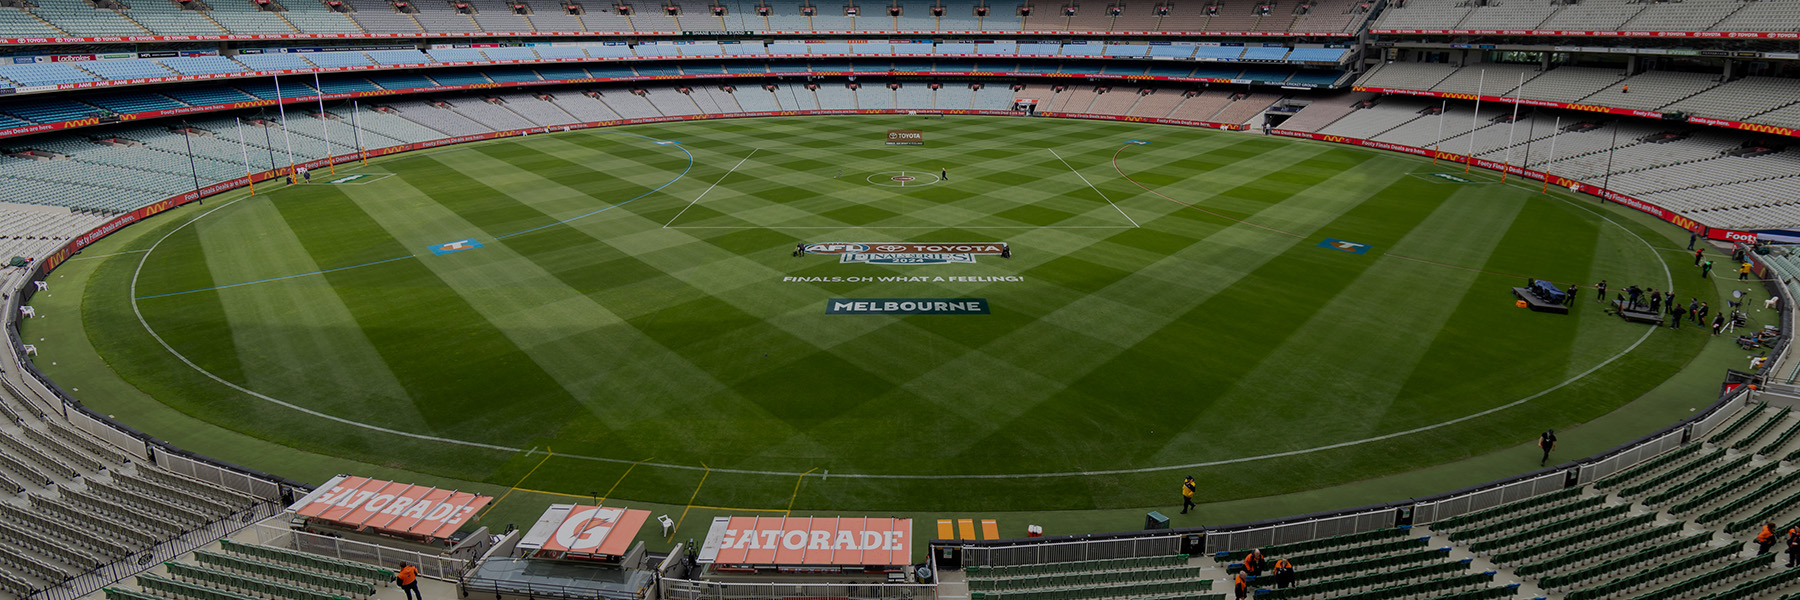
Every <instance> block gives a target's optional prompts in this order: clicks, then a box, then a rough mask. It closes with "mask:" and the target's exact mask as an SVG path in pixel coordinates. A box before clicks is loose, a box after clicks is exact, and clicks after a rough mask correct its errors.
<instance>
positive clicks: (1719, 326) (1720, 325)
mask: <svg viewBox="0 0 1800 600" xmlns="http://www.w3.org/2000/svg"><path fill="white" fill-rule="evenodd" d="M1712 329H1713V337H1719V333H1720V332H1723V331H1725V313H1719V314H1717V315H1713V322H1712Z"/></svg>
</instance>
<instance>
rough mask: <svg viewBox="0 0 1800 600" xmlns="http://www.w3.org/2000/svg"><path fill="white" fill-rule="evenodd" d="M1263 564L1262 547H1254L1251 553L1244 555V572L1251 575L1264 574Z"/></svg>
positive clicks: (1259, 575) (1258, 575)
mask: <svg viewBox="0 0 1800 600" xmlns="http://www.w3.org/2000/svg"><path fill="white" fill-rule="evenodd" d="M1263 564H1264V563H1263V553H1262V548H1255V549H1252V550H1250V553H1249V554H1246V555H1244V572H1245V573H1249V574H1250V576H1251V577H1261V576H1262V571H1263Z"/></svg>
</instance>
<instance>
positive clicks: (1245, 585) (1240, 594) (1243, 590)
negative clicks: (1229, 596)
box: [1231, 571, 1250, 600]
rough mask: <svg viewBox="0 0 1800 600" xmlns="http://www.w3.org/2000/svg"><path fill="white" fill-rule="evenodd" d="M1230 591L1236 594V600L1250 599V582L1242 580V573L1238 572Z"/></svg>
mask: <svg viewBox="0 0 1800 600" xmlns="http://www.w3.org/2000/svg"><path fill="white" fill-rule="evenodd" d="M1231 587H1232V590H1233V591H1234V592H1236V593H1237V600H1244V599H1245V598H1248V597H1250V581H1249V580H1247V579H1244V573H1243V572H1241V571H1240V572H1238V574H1237V579H1236V580H1234V581H1233V582H1232V585H1231Z"/></svg>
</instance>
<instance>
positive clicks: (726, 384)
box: [63, 116, 1711, 510]
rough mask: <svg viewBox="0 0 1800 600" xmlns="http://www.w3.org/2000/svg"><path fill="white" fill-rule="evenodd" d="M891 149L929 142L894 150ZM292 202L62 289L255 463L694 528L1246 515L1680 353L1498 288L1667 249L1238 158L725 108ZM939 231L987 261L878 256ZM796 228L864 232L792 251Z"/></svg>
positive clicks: (1660, 336)
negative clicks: (678, 515)
mask: <svg viewBox="0 0 1800 600" xmlns="http://www.w3.org/2000/svg"><path fill="white" fill-rule="evenodd" d="M901 127H904V128H908V129H921V130H923V131H924V137H925V145H923V146H886V145H885V144H884V143H883V132H884V131H885V130H887V129H889V128H901ZM352 175H366V176H363V177H352ZM312 182H313V183H312V184H309V185H304V186H293V187H287V188H281V186H278V185H269V186H265V187H261V188H259V189H258V193H257V194H256V195H254V196H248V197H241V198H240V199H235V200H232V199H229V198H227V199H222V200H219V201H210V200H209V201H208V202H207V203H206V205H205V206H204V207H201V208H198V209H189V210H184V211H181V212H179V213H177V214H175V215H173V216H171V217H165V218H161V219H158V220H156V221H153V222H150V223H146V224H143V225H138V226H136V227H138V228H142V229H144V230H146V231H145V232H143V233H141V234H139V235H137V236H135V238H134V239H133V240H132V241H131V242H129V245H127V246H126V247H122V248H119V249H118V250H117V251H120V252H124V253H121V254H117V255H115V256H111V257H107V258H105V259H103V260H104V262H103V263H102V264H100V265H99V266H98V267H96V269H95V270H94V271H93V274H92V276H91V280H90V281H89V282H88V284H87V288H86V292H85V293H86V295H85V298H84V301H83V315H82V318H83V319H84V323H85V325H86V329H87V332H88V336H89V339H90V341H91V342H92V343H93V344H94V346H95V348H96V349H97V350H98V351H99V353H100V355H101V356H102V357H103V358H105V359H106V361H107V363H108V364H109V365H110V367H111V368H112V369H113V370H114V371H116V372H117V373H118V374H119V375H120V376H122V377H123V378H124V379H125V380H127V381H129V382H130V383H131V384H132V385H134V386H136V387H137V388H138V389H140V390H142V391H144V392H146V393H147V394H149V395H150V396H151V397H153V398H154V399H155V401H157V402H160V403H162V404H166V405H169V406H172V407H174V408H176V409H178V410H180V411H181V412H183V413H186V414H187V415H189V416H192V417H196V418H198V419H201V420H204V421H207V422H210V423H212V424H216V425H218V426H220V427H224V428H227V429H230V430H233V431H235V432H238V433H242V434H247V435H249V436H252V437H255V438H261V439H265V440H270V441H274V442H276V443H279V444H283V445H287V446H291V447H295V448H299V449H302V450H305V451H308V452H312V453H318V454H324V455H332V456H342V457H348V458H353V459H357V460H362V461H366V462H369V463H374V464H378V465H385V466H389V467H394V468H397V469H401V470H409V471H416V472H420V473H426V474H431V475H440V476H444V477H450V478H456V479H462V480H469V481H483V482H489V483H495V484H499V485H502V486H511V485H514V484H515V482H516V481H519V480H520V479H521V477H523V476H526V475H528V474H529V476H530V480H531V484H530V486H529V487H532V488H535V489H540V490H546V491H554V492H564V493H570V494H576V495H588V494H593V495H599V494H600V493H601V491H603V490H604V491H605V492H606V494H607V495H609V496H611V497H618V498H626V499H634V500H641V501H656V502H668V503H674V504H681V503H694V502H695V498H694V496H699V495H700V492H699V491H698V490H697V488H696V485H695V481H696V480H700V479H701V478H703V477H704V478H705V479H704V482H705V486H706V487H705V490H706V498H705V500H706V502H705V503H709V504H713V505H717V506H753V507H771V506H774V507H780V506H784V505H788V506H794V507H813V508H842V509H850V510H877V509H893V510H907V509H933V508H940V507H957V508H964V509H970V510H974V509H983V510H998V509H1051V508H1077V509H1079V508H1094V507H1127V506H1146V505H1160V504H1166V503H1167V502H1168V500H1169V498H1171V497H1173V494H1174V491H1175V489H1176V485H1177V483H1178V482H1179V481H1180V478H1181V476H1184V475H1189V474H1193V475H1197V476H1200V477H1202V478H1204V479H1205V480H1206V481H1208V482H1209V485H1206V486H1204V489H1203V490H1202V496H1203V498H1202V500H1224V499H1232V498H1244V497H1254V496H1263V495H1269V494H1276V493H1282V492H1290V491H1297V490H1305V489H1312V488H1320V487H1326V486H1330V485H1335V484H1340V483H1345V482H1350V481H1356V480H1362V479H1367V478H1371V477H1375V476H1379V475H1384V474H1389V473H1396V472H1400V471H1405V470H1410V469H1415V468H1418V467H1422V466H1428V465H1433V464H1439V463H1444V462H1448V461H1452V460H1456V459H1460V458H1464V457H1468V456H1471V455H1478V454H1483V453H1487V452H1491V451H1494V450H1496V449H1499V448H1503V447H1512V446H1516V445H1519V444H1523V443H1527V442H1529V441H1530V440H1532V439H1534V438H1535V436H1536V435H1537V433H1538V432H1540V431H1542V430H1543V429H1544V428H1546V427H1556V428H1559V429H1560V428H1562V427H1565V426H1569V425H1574V424H1576V423H1580V422H1584V421H1588V420H1591V419H1594V418H1596V417H1598V416H1600V415H1602V414H1605V413H1607V412H1608V411H1611V410H1614V409H1616V408H1618V407H1620V406H1622V405H1625V404H1626V403H1628V402H1630V401H1631V400H1633V399H1635V398H1638V397H1639V396H1641V395H1643V394H1644V393H1645V392H1647V391H1648V390H1650V389H1651V388H1653V387H1655V386H1657V385H1658V384H1660V383H1662V382H1663V381H1665V380H1667V379H1668V378H1669V377H1671V376H1672V375H1674V374H1676V373H1677V372H1678V371H1680V369H1681V368H1682V366H1683V365H1684V364H1685V363H1686V361H1687V360H1689V359H1690V358H1692V357H1693V356H1694V355H1695V354H1696V353H1698V352H1699V351H1700V348H1701V346H1702V345H1703V344H1704V342H1705V340H1706V339H1707V337H1706V336H1705V334H1704V333H1702V332H1700V331H1698V330H1697V329H1686V330H1682V331H1679V332H1674V331H1669V330H1655V331H1653V330H1652V329H1650V328H1647V327H1644V326H1639V325H1631V324H1627V323H1624V322H1622V321H1619V320H1618V319H1616V318H1614V317H1610V316H1607V315H1605V314H1604V313H1603V312H1602V310H1601V305H1599V304H1597V303H1595V302H1594V295H1593V292H1592V290H1583V292H1582V295H1581V297H1580V298H1579V301H1578V302H1577V303H1576V305H1577V306H1576V307H1575V309H1574V311H1573V314H1571V315H1568V316H1561V315H1549V314H1542V313H1534V312H1529V311H1526V310H1523V309H1520V308H1517V307H1515V306H1514V305H1513V298H1512V297H1511V295H1510V291H1509V290H1510V288H1511V287H1513V286H1520V285H1524V284H1525V278H1526V277H1536V278H1541V279H1548V280H1552V281H1555V282H1559V283H1561V284H1562V285H1563V286H1565V287H1566V286H1567V285H1569V284H1570V283H1574V282H1581V283H1583V284H1591V283H1593V282H1596V281H1599V280H1601V279H1605V280H1608V281H1609V282H1611V283H1612V285H1613V286H1614V289H1615V290H1617V289H1621V288H1623V287H1625V286H1626V285H1629V284H1638V285H1643V286H1649V287H1654V288H1657V289H1666V288H1667V287H1668V286H1669V285H1670V281H1671V280H1672V278H1675V277H1677V276H1675V275H1672V274H1671V272H1670V270H1669V267H1667V266H1666V265H1665V263H1664V257H1669V258H1670V259H1671V260H1674V261H1680V260H1682V257H1681V255H1680V254H1675V253H1672V252H1663V251H1661V250H1659V248H1673V249H1678V247H1677V246H1676V244H1673V243H1672V242H1671V241H1670V239H1669V235H1671V231H1673V230H1672V229H1669V231H1664V229H1668V228H1663V227H1657V226H1653V225H1651V224H1649V223H1648V222H1647V221H1644V220H1642V219H1640V218H1637V217H1635V216H1632V215H1627V214H1625V213H1623V212H1620V211H1617V210H1616V209H1613V208H1602V207H1598V206H1596V205H1595V204H1594V202H1593V201H1592V200H1591V199H1580V198H1578V197H1575V196H1569V195H1558V194H1554V193H1553V194H1550V195H1545V194H1541V193H1539V191H1538V190H1537V189H1536V188H1535V187H1534V186H1532V185H1523V186H1521V185H1514V184H1511V183H1508V184H1503V183H1500V182H1499V181H1498V180H1497V177H1494V176H1492V175H1490V174H1483V173H1479V172H1477V173H1471V174H1465V173H1463V172H1462V171H1461V169H1460V167H1455V166H1450V165H1439V166H1433V165H1432V164H1431V163H1430V161H1428V160H1420V159H1417V158H1412V157H1404V156H1398V155H1393V154H1386V153H1378V152H1371V151H1365V150H1356V149H1350V148H1347V147H1341V146H1333V145H1327V144H1322V143H1312V142H1298V141H1292V140H1286V139H1281V138H1272V137H1265V136H1260V135H1252V134H1245V133H1225V132H1213V131H1205V130H1193V129H1183V128H1174V127H1163V126H1148V125H1137V124H1125V123H1095V122H1084V121H1060V120H1051V119H1025V118H975V117H964V118H957V117H952V118H947V119H933V120H925V119H921V118H919V117H905V116H892V117H874V116H869V117H830V118H823V117H821V118H799V119H747V120H735V121H717V122H704V123H688V124H672V125H657V126H635V127H625V128H616V129H608V130H593V131H585V132H572V133H558V134H552V135H541V136H528V137H523V138H510V139H506V140H499V141H495V142H489V143H479V144H472V145H466V146H456V147H449V148H444V149H439V150H434V151H427V152H421V153H414V154H408V155H400V156H396V157H391V158H388V159H383V160H379V161H373V162H371V163H370V164H369V165H368V166H366V167H362V166H356V167H352V168H347V169H346V168H340V169H339V170H338V171H337V173H336V174H330V173H326V172H315V173H314V176H313V178H312ZM271 183H272V182H271ZM1515 183H1516V182H1515ZM272 188H273V189H272ZM233 198H237V197H233ZM930 242H959V243H987V242H992V243H1005V244H1007V245H1008V247H1009V249H1010V251H1011V257H1010V258H1002V257H1001V256H997V255H992V254H969V253H956V252H949V253H932V254H926V255H924V256H923V257H920V256H918V255H912V254H908V253H890V254H883V250H882V249H881V248H880V247H879V246H881V245H883V244H884V243H930ZM812 243H821V244H822V243H840V244H847V245H855V244H862V245H867V246H869V249H868V251H867V253H864V254H860V255H856V256H849V255H844V254H836V253H829V254H828V253H810V254H805V255H802V256H795V255H794V254H795V248H796V245H797V244H812ZM821 248H823V247H821ZM134 250H143V251H142V252H134ZM847 256H848V257H847ZM1677 266H1679V265H1677ZM1680 273H1686V271H1685V270H1683V271H1680ZM1687 278H1688V276H1687V275H1679V276H1678V278H1676V279H1675V280H1676V281H1677V282H1678V283H1686V282H1687V281H1688V279H1687ZM1689 285H1692V284H1689ZM1707 285H1708V293H1711V287H1710V286H1711V284H1710V283H1708V284H1707ZM1677 291H1678V293H1680V294H1681V295H1682V296H1683V297H1686V296H1687V295H1690V294H1689V293H1688V292H1690V291H1692V292H1695V293H1696V294H1697V293H1698V291H1699V289H1698V288H1695V289H1694V290H1681V289H1678V290H1677ZM971 299H979V300H980V302H979V306H980V307H981V308H982V309H983V310H984V311H986V312H985V314H857V313H862V312H884V311H882V310H879V309H882V308H883V307H889V308H892V307H898V306H899V303H901V302H908V303H911V304H909V306H911V307H912V308H914V309H920V308H924V309H926V310H925V311H923V312H930V310H931V309H933V308H939V309H941V308H943V307H945V306H949V304H945V303H949V302H957V303H964V302H968V301H970V300H971ZM833 300H838V301H844V302H846V303H848V304H845V306H852V305H854V306H863V307H869V306H873V307H874V308H875V309H877V310H873V311H866V310H855V309H847V310H830V309H832V307H833V302H832V301H833ZM890 300H891V301H893V302H894V303H895V304H893V305H892V306H888V305H887V304H886V303H887V302H888V301H890ZM920 301H923V303H921V302H920ZM859 302H871V303H872V304H856V303H859ZM913 312H920V311H917V310H915V311H913ZM946 312H957V311H946ZM965 312H970V313H973V312H974V311H965ZM63 383H64V385H65V386H74V387H79V383H78V382H69V381H63ZM1696 402H1699V403H1704V400H1699V399H1697V400H1696ZM127 422H128V423H130V421H127ZM151 432H152V433H155V431H154V430H153V429H152V431H151ZM545 449H549V450H550V451H553V452H554V456H555V460H545V456H547V455H546V454H545V453H544V452H545ZM527 451H531V452H530V453H529V454H527ZM1534 458H1535V457H1534ZM249 466H253V467H257V468H261V469H263V470H267V471H271V472H275V473H278V474H280V473H281V469H282V466H281V465H280V464H251V465H249ZM1524 468H1525V466H1523V465H1521V468H1520V470H1524ZM826 471H829V473H830V477H828V478H826V477H814V478H810V479H808V478H803V479H801V480H800V481H801V482H802V483H805V486H804V489H802V488H801V487H800V486H798V485H797V484H796V478H797V477H800V476H801V475H802V474H806V473H812V474H813V475H821V474H823V473H824V472H826ZM627 473H629V476H625V475H626V474H627ZM607 486H612V488H611V489H608V487H607Z"/></svg>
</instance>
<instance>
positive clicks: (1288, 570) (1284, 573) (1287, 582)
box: [1275, 558, 1294, 588]
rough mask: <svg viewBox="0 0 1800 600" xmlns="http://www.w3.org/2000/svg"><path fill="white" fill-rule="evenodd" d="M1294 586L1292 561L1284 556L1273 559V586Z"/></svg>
mask: <svg viewBox="0 0 1800 600" xmlns="http://www.w3.org/2000/svg"><path fill="white" fill-rule="evenodd" d="M1293 586H1294V563H1291V562H1288V560H1287V559H1285V558H1277V559H1275V587H1278V588H1290V587H1293Z"/></svg>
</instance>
